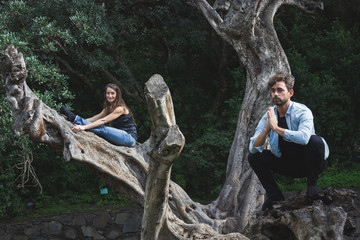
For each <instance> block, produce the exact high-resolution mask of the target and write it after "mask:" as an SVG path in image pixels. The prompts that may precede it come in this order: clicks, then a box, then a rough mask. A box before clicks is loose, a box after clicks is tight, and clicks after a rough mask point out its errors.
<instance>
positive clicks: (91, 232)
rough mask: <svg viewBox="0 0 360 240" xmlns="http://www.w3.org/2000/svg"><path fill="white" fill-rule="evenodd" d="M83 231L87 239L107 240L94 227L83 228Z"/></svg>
mask: <svg viewBox="0 0 360 240" xmlns="http://www.w3.org/2000/svg"><path fill="white" fill-rule="evenodd" d="M81 230H82V233H83V236H84V237H85V238H93V239H95V240H100V239H105V238H104V237H103V236H101V235H100V234H99V233H98V232H97V231H96V230H95V229H94V228H93V227H90V226H82V227H81Z"/></svg>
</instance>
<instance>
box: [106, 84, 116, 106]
mask: <svg viewBox="0 0 360 240" xmlns="http://www.w3.org/2000/svg"><path fill="white" fill-rule="evenodd" d="M115 99H116V91H115V90H114V89H112V88H109V87H108V88H107V89H106V101H108V102H109V103H112V102H114V101H115Z"/></svg>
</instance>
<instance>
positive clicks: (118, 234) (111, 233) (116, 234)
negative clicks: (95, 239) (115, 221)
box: [106, 230, 121, 239]
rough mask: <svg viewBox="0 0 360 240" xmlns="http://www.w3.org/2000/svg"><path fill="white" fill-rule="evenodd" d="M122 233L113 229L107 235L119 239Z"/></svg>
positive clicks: (109, 237)
mask: <svg viewBox="0 0 360 240" xmlns="http://www.w3.org/2000/svg"><path fill="white" fill-rule="evenodd" d="M120 235H121V233H120V232H119V231H116V230H113V231H111V232H110V233H109V234H108V235H107V236H106V237H107V238H108V239H118V237H119V236H120Z"/></svg>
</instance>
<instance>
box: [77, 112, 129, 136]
mask: <svg viewBox="0 0 360 240" xmlns="http://www.w3.org/2000/svg"><path fill="white" fill-rule="evenodd" d="M103 111H104V110H103ZM125 111H126V109H125V108H124V107H121V106H119V107H117V108H115V110H114V111H113V112H112V113H110V114H108V115H106V116H105V117H102V118H100V119H98V120H96V121H94V122H92V123H89V124H86V125H75V126H74V127H73V131H74V132H79V131H85V130H87V129H92V128H95V127H98V126H100V125H104V124H106V123H108V122H111V121H112V120H114V119H116V118H118V117H120V116H121V115H122V114H124V113H126V112H125ZM100 114H101V113H100ZM100 114H98V115H100ZM96 116H97V115H96ZM96 116H94V117H96Z"/></svg>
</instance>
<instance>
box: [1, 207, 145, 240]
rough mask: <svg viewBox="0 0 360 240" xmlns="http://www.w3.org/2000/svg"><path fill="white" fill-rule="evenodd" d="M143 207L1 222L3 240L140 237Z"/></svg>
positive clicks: (86, 239)
mask: <svg viewBox="0 0 360 240" xmlns="http://www.w3.org/2000/svg"><path fill="white" fill-rule="evenodd" d="M141 218H142V209H132V210H114V211H106V212H94V213H78V214H71V215H64V216H56V217H49V218H41V219H36V220H32V221H26V222H17V223H8V224H4V223H1V224H0V240H60V239H85V240H92V239H93V240H97V239H123V240H137V239H140V231H141Z"/></svg>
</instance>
